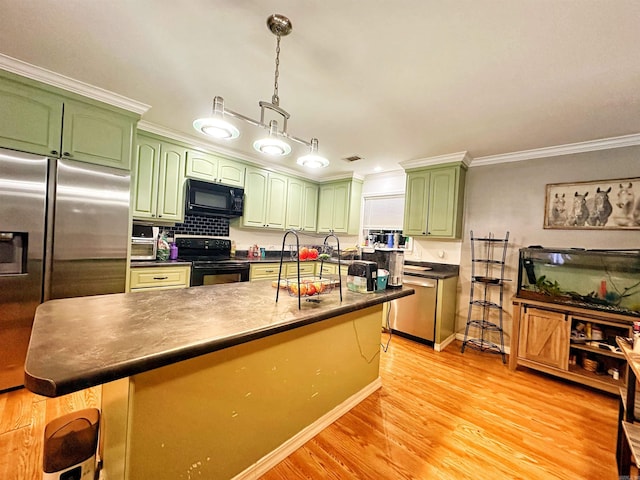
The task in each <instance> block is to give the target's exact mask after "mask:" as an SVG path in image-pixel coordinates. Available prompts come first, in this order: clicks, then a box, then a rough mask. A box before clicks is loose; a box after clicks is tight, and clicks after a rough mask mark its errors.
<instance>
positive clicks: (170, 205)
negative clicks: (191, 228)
mask: <svg viewBox="0 0 640 480" xmlns="http://www.w3.org/2000/svg"><path fill="white" fill-rule="evenodd" d="M186 154H187V149H186V148H184V147H180V146H178V145H174V144H172V143H168V142H162V146H161V149H160V168H159V174H158V212H157V213H158V219H159V220H167V221H176V222H181V221H182V220H184V169H185V157H186Z"/></svg>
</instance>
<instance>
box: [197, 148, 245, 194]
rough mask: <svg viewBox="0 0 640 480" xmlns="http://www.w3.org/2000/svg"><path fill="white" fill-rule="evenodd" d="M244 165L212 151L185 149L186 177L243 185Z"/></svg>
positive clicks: (236, 185)
mask: <svg viewBox="0 0 640 480" xmlns="http://www.w3.org/2000/svg"><path fill="white" fill-rule="evenodd" d="M244 173H245V166H244V164H242V163H239V162H235V161H233V160H230V159H228V158H225V157H221V156H218V155H214V154H212V153H205V152H199V151H197V150H187V172H186V176H187V177H188V178H196V179H198V180H204V181H207V182H215V183H223V184H225V185H232V186H234V187H244Z"/></svg>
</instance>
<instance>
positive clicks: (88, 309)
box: [25, 280, 414, 397]
mask: <svg viewBox="0 0 640 480" xmlns="http://www.w3.org/2000/svg"><path fill="white" fill-rule="evenodd" d="M342 293H343V301H342V302H340V295H339V293H338V292H337V291H333V292H331V293H328V294H326V295H322V296H321V297H320V299H321V301H320V302H319V303H313V302H305V301H303V302H302V308H301V309H300V310H299V309H298V299H297V297H290V296H289V295H288V294H287V292H286V291H284V290H281V291H280V298H279V300H278V302H277V303H276V302H275V297H276V290H275V289H274V288H273V287H272V286H271V281H268V280H267V281H260V282H251V283H249V282H238V283H229V284H223V285H210V286H202V287H192V288H185V289H179V290H161V291H151V292H138V293H118V294H111V295H96V296H91V297H78V298H67V299H61V300H51V301H48V302H45V303H43V304H42V305H40V306H39V307H38V309H37V311H36V316H35V320H34V324H33V331H32V333H31V342H30V344H29V350H28V352H27V359H26V365H25V385H26V386H27V388H28V389H29V390H31V391H33V392H35V393H38V394H40V395H45V396H48V397H57V396H60V395H64V394H67V393H71V392H74V391H77V390H81V389H84V388H88V387H91V386H94V385H99V384H102V383H107V382H110V381H113V380H116V379H119V378H123V377H127V376H130V375H135V374H137V373H142V372H145V371H148V370H151V369H154V368H158V367H162V366H165V365H169V364H172V363H176V362H179V361H182V360H186V359H189V358H193V357H196V356H199V355H203V354H206V353H210V352H214V351H217V350H221V349H224V348H227V347H231V346H233V345H237V344H241V343H245V342H250V341H251V340H254V339H257V338H261V337H266V336H269V335H273V334H275V333H279V332H282V331H286V330H291V329H294V328H297V327H301V326H303V325H308V324H311V323H314V322H319V321H322V320H326V319H328V318H332V317H335V316H338V315H342V314H345V313H349V312H353V311H357V310H360V309H363V308H367V307H369V306H373V305H377V304H380V303H383V302H387V301H389V300H393V299H395V298H401V297H404V296H407V295H411V294H413V293H414V290H413V289H411V288H407V287H403V288H401V289H387V290H385V291H382V292H376V293H370V294H360V293H354V292H350V291H348V290H347V289H346V287H345V286H343V292H342Z"/></svg>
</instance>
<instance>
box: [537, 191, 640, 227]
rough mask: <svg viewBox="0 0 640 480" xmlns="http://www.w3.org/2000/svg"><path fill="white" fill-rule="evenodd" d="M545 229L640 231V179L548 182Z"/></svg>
mask: <svg viewBox="0 0 640 480" xmlns="http://www.w3.org/2000/svg"><path fill="white" fill-rule="evenodd" d="M544 228H557V229H564V230H567V229H589V230H609V229H616V230H626V229H631V230H634V229H635V230H640V178H620V179H614V180H598V181H595V182H580V183H554V184H548V185H547V193H546V197H545V207H544Z"/></svg>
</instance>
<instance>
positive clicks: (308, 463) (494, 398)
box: [261, 337, 618, 480]
mask: <svg viewBox="0 0 640 480" xmlns="http://www.w3.org/2000/svg"><path fill="white" fill-rule="evenodd" d="M459 347H460V344H459V343H455V344H452V345H450V346H449V347H448V348H447V349H446V350H445V351H444V352H440V353H437V352H434V351H433V349H430V348H428V347H425V346H423V345H420V344H418V343H415V342H412V341H410V340H406V339H403V338H399V337H393V339H392V341H391V345H390V347H389V350H388V351H387V352H386V353H382V354H381V355H382V357H381V377H382V383H383V387H382V388H381V389H380V390H379V391H378V392H376V393H374V394H373V395H371V396H369V397H368V398H367V399H365V400H364V401H363V402H362V403H360V404H359V405H358V406H357V407H356V408H354V409H353V410H351V411H350V412H349V413H347V414H346V415H344V416H343V417H341V418H340V419H339V420H338V421H336V422H335V423H334V424H333V425H331V426H330V427H329V428H327V429H325V430H324V431H323V432H322V433H320V434H319V435H317V436H316V437H314V438H313V439H312V440H310V441H309V442H307V443H306V444H305V445H304V446H303V447H302V448H300V449H298V450H297V451H296V452H295V453H294V454H292V455H291V456H289V457H288V458H287V459H286V460H284V461H283V462H281V463H280V464H279V465H277V466H276V467H275V468H273V469H272V470H271V471H269V472H268V473H267V474H265V475H263V476H262V477H261V480H284V479H294V478H295V479H301V478H308V479H321V478H331V479H346V478H349V479H394V480H396V479H438V480H446V479H451V480H453V479H456V480H458V479H464V478H473V479H476V480H482V479H487V480H496V479H526V480H536V479H540V480H542V479H544V480H550V479H571V480H576V479H594V480H595V479H598V480H607V479H611V480H613V479H617V478H618V476H617V471H616V465H615V440H616V423H617V418H618V417H617V415H618V411H617V405H618V403H617V399H616V398H615V397H613V396H609V395H607V394H602V393H599V392H596V391H594V390H589V389H586V388H584V387H581V386H577V385H574V384H571V383H568V382H564V381H561V380H556V379H554V378H552V377H548V376H544V375H541V374H537V373H534V372H533V371H530V370H522V371H521V370H518V371H516V372H511V371H509V369H508V368H507V367H506V366H505V365H503V364H502V361H501V359H500V357H499V356H497V355H492V354H488V353H480V352H477V351H475V350H468V349H467V350H466V351H465V353H464V354H461V353H460V349H459Z"/></svg>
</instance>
